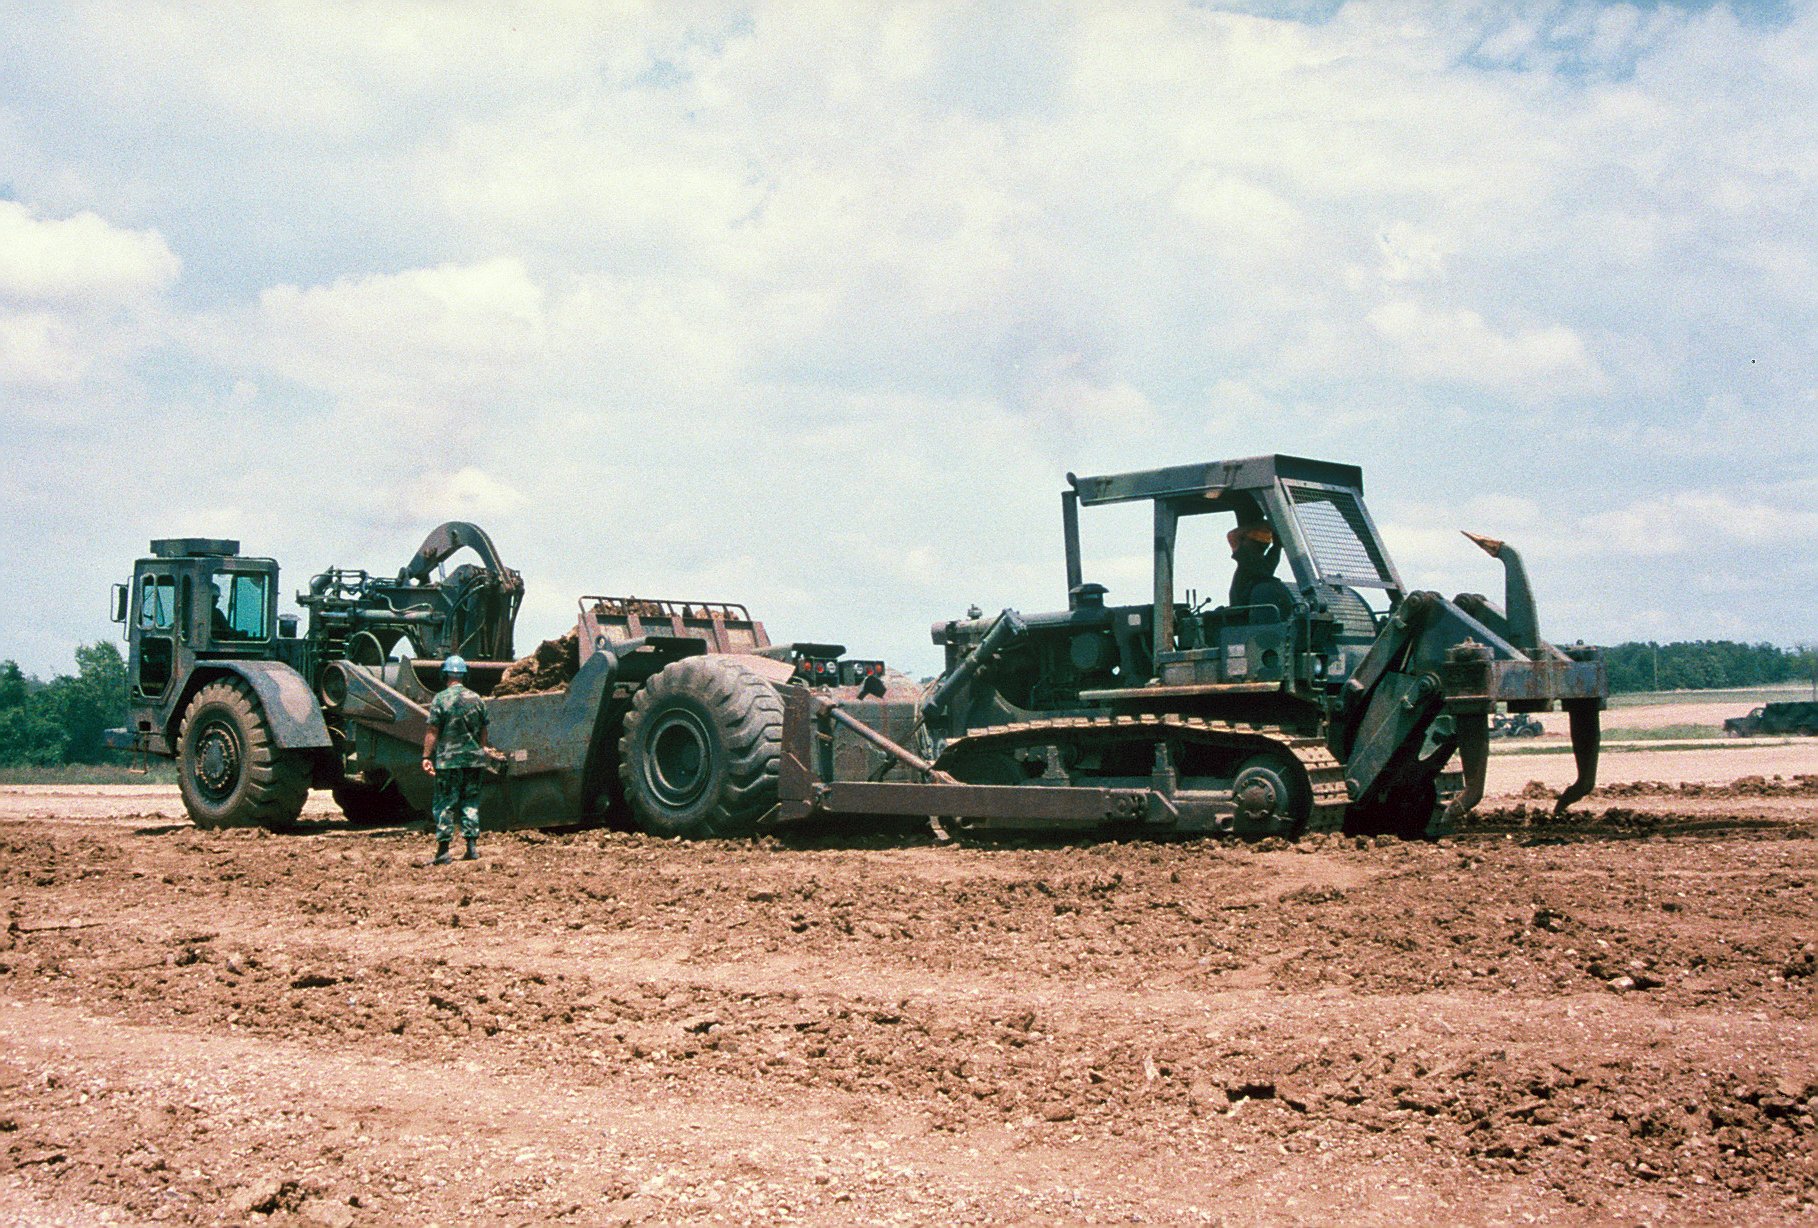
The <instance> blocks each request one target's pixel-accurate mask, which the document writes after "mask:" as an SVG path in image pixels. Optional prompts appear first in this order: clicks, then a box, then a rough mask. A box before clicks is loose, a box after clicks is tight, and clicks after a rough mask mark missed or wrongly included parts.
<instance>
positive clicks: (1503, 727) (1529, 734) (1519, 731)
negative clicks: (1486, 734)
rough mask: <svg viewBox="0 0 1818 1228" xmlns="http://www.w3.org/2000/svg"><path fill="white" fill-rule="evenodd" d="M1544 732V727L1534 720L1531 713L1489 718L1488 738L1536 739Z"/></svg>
mask: <svg viewBox="0 0 1818 1228" xmlns="http://www.w3.org/2000/svg"><path fill="white" fill-rule="evenodd" d="M1545 732H1546V727H1545V726H1543V725H1542V724H1541V723H1540V722H1539V721H1537V720H1535V719H1534V717H1533V715H1532V714H1531V713H1527V712H1511V713H1509V714H1508V715H1507V716H1493V717H1491V718H1490V736H1491V737H1492V738H1538V737H1539V736H1540V735H1541V734H1543V733H1545Z"/></svg>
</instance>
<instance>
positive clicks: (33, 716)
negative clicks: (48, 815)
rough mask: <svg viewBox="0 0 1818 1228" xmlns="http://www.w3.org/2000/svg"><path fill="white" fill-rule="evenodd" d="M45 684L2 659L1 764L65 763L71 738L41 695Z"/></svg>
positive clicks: (14, 663) (0, 673)
mask: <svg viewBox="0 0 1818 1228" xmlns="http://www.w3.org/2000/svg"><path fill="white" fill-rule="evenodd" d="M43 691H44V684H43V683H41V682H39V681H38V680H37V679H36V678H32V677H28V676H27V675H26V674H25V672H24V671H22V670H21V669H20V668H19V663H18V662H17V661H0V767H18V766H21V765H27V766H31V767H49V766H51V765H54V764H58V763H62V762H63V752H64V750H65V748H66V746H67V745H68V739H66V738H65V737H64V735H63V730H62V729H61V728H60V727H59V726H58V724H57V722H56V721H55V720H53V719H51V717H50V714H49V713H48V712H47V711H46V710H45V707H44V705H43V704H42V703H40V702H38V697H39V696H40V695H41V694H42V693H43Z"/></svg>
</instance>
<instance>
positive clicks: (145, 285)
mask: <svg viewBox="0 0 1818 1228" xmlns="http://www.w3.org/2000/svg"><path fill="white" fill-rule="evenodd" d="M177 270H178V261H177V257H176V256H175V255H173V254H172V253H171V250H170V248H169V247H167V246H165V243H164V239H163V238H162V237H161V236H160V235H159V234H158V233H157V232H156V231H152V230H124V229H121V228H119V227H116V226H111V225H109V224H108V223H107V222H105V221H103V220H102V219H101V218H99V217H97V216H96V215H95V214H93V213H87V212H84V213H78V214H76V215H75V216H74V217H67V218H40V217H36V216H34V214H33V212H32V211H31V210H30V209H27V208H26V207H25V206H24V205H22V204H20V203H18V202H17V201H10V200H0V300H4V299H12V300H14V301H15V302H25V303H37V304H52V305H56V306H67V307H76V308H91V307H95V306H115V305H118V304H120V303H123V302H130V301H133V300H136V299H140V298H143V297H145V296H147V295H151V294H156V293H159V292H161V291H163V290H165V289H168V288H169V286H170V285H171V283H172V282H174V281H175V280H176V278H177Z"/></svg>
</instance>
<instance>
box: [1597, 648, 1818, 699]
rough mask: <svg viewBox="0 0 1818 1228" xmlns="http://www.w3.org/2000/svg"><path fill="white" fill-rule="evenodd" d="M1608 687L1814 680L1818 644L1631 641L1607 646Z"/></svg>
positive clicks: (1686, 687) (1698, 687)
mask: <svg viewBox="0 0 1818 1228" xmlns="http://www.w3.org/2000/svg"><path fill="white" fill-rule="evenodd" d="M1603 658H1604V661H1605V663H1606V664H1607V665H1608V666H1609V671H1610V690H1611V691H1612V692H1614V693H1617V694H1621V693H1625V692H1634V691H1708V690H1716V689H1720V688H1724V687H1751V686H1768V685H1771V684H1773V683H1776V682H1808V683H1809V682H1811V681H1812V679H1813V678H1814V677H1818V645H1811V644H1806V645H1802V646H1800V647H1798V648H1780V647H1777V646H1775V645H1773V644H1739V643H1737V642H1736V641H1734V640H1691V641H1686V642H1680V643H1673V644H1653V643H1647V644H1642V643H1632V642H1631V643H1627V644H1617V645H1616V646H1614V647H1612V648H1606V649H1604V650H1603Z"/></svg>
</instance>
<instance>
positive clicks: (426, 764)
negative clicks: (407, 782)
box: [423, 757, 436, 776]
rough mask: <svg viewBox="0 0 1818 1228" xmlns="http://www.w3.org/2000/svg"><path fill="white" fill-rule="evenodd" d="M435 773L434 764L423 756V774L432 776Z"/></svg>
mask: <svg viewBox="0 0 1818 1228" xmlns="http://www.w3.org/2000/svg"><path fill="white" fill-rule="evenodd" d="M435 774H436V765H435V764H433V763H431V762H430V761H429V759H428V758H427V757H425V758H424V760H423V775H425V776H434V775H435Z"/></svg>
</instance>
